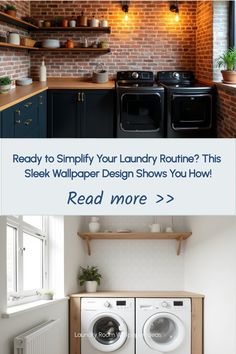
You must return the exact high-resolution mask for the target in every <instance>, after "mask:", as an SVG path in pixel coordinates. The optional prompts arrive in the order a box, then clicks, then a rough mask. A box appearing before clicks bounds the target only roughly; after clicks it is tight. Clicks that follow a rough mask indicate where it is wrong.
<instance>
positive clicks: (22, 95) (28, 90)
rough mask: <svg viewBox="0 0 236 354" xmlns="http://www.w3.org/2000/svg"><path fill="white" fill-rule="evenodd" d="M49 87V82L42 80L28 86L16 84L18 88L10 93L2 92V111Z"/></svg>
mask: <svg viewBox="0 0 236 354" xmlns="http://www.w3.org/2000/svg"><path fill="white" fill-rule="evenodd" d="M47 89H48V86H47V84H46V83H41V82H33V84H31V85H27V86H16V88H15V89H13V90H11V91H10V92H9V93H2V94H0V111H3V110H4V109H6V108H9V107H11V106H14V105H15V104H17V103H19V102H21V101H24V100H26V99H28V98H30V97H32V96H34V95H37V94H38V93H40V92H43V91H45V90H47Z"/></svg>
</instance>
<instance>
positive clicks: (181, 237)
mask: <svg viewBox="0 0 236 354" xmlns="http://www.w3.org/2000/svg"><path fill="white" fill-rule="evenodd" d="M183 240H184V237H183V236H180V237H179V238H178V239H177V251H176V253H177V256H179V255H180V253H181V246H182V241H183Z"/></svg>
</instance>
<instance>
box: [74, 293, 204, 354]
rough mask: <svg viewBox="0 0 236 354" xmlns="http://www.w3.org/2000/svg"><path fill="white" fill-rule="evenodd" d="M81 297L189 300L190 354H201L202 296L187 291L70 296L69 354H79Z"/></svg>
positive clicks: (80, 294) (79, 294)
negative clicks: (190, 318) (190, 319)
mask: <svg viewBox="0 0 236 354" xmlns="http://www.w3.org/2000/svg"><path fill="white" fill-rule="evenodd" d="M83 297H94V298H96V297H104V298H105V297H113V298H116V297H134V298H139V297H143V298H148V297H149V298H158V297H159V298H160V297H161V298H162V297H165V298H190V299H191V308H192V311H191V313H192V316H191V317H192V321H191V322H192V323H191V354H203V321H204V317H203V310H204V295H201V294H196V293H192V292H188V291H104V292H97V293H78V294H72V295H70V354H83V353H81V340H80V336H79V335H78V334H79V333H80V331H81V316H80V312H81V299H82V298H83Z"/></svg>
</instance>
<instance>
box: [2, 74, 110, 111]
mask: <svg viewBox="0 0 236 354" xmlns="http://www.w3.org/2000/svg"><path fill="white" fill-rule="evenodd" d="M47 89H61V90H63V89H64V90H107V89H111V90H112V89H115V81H108V82H107V83H105V84H95V83H93V82H92V81H89V79H87V80H82V79H76V78H49V79H48V81H47V82H45V83H40V82H37V81H35V82H33V84H32V85H28V86H16V88H15V89H13V90H11V91H10V92H9V93H5V94H0V111H3V110H4V109H6V108H9V107H11V106H14V105H15V104H17V103H19V102H22V101H24V100H26V99H28V98H30V97H32V96H34V95H37V94H38V93H40V92H42V91H45V90H47Z"/></svg>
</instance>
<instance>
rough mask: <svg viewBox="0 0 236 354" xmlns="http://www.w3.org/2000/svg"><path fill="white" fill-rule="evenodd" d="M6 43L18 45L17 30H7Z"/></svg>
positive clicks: (18, 36)
mask: <svg viewBox="0 0 236 354" xmlns="http://www.w3.org/2000/svg"><path fill="white" fill-rule="evenodd" d="M7 41H8V43H11V44H15V45H20V35H19V33H18V32H8V39H7Z"/></svg>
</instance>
